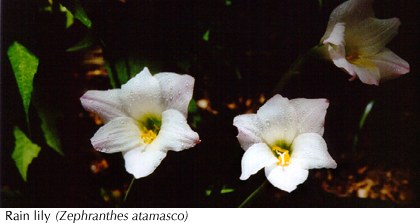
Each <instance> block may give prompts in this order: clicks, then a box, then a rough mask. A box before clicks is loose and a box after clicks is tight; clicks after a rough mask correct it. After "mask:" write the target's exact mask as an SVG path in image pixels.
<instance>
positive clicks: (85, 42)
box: [66, 32, 95, 52]
mask: <svg viewBox="0 0 420 224" xmlns="http://www.w3.org/2000/svg"><path fill="white" fill-rule="evenodd" d="M94 43H95V39H94V37H93V35H92V33H90V32H89V33H88V34H87V35H86V36H85V37H84V38H83V39H82V40H81V41H79V42H77V43H76V44H75V45H74V46H73V47H70V48H68V49H67V50H66V51H67V52H75V51H80V50H84V49H86V48H88V47H91V46H93V44H94Z"/></svg>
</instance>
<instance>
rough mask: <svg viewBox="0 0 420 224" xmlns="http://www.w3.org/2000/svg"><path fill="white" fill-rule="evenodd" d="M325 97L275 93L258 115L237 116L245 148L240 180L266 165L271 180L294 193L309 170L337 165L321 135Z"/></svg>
mask: <svg viewBox="0 0 420 224" xmlns="http://www.w3.org/2000/svg"><path fill="white" fill-rule="evenodd" d="M328 105H329V103H328V101H327V100H326V99H303V98H299V99H293V100H288V99H287V98H283V97H282V96H280V95H275V96H274V97H272V98H271V99H270V100H268V101H267V102H266V103H265V104H264V105H263V106H262V107H261V108H260V109H259V110H258V111H257V113H256V114H243V115H239V116H236V117H235V119H234V121H233V125H235V126H236V127H237V128H238V132H239V134H238V136H237V137H238V140H239V143H240V144H241V147H242V148H243V149H244V150H245V154H244V156H243V158H242V175H241V177H240V179H241V180H246V179H248V178H249V177H250V176H251V175H253V174H255V173H257V172H258V171H259V170H260V169H262V168H265V175H266V177H267V179H268V181H269V182H270V183H271V184H273V185H274V186H275V187H277V188H280V189H282V190H284V191H287V192H291V191H293V190H295V189H296V187H297V185H299V184H301V183H303V182H304V181H305V180H306V179H307V177H308V173H309V171H308V170H309V169H318V168H336V166H337V164H336V163H335V161H334V160H333V159H332V158H331V156H330V154H329V153H328V150H327V144H326V143H325V141H324V139H323V138H322V135H323V133H324V119H325V114H326V110H327V108H328Z"/></svg>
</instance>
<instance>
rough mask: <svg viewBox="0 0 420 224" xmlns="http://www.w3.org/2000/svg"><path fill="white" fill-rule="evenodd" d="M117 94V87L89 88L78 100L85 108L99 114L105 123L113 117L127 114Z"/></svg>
mask: <svg viewBox="0 0 420 224" xmlns="http://www.w3.org/2000/svg"><path fill="white" fill-rule="evenodd" d="M119 94H120V90H119V89H112V90H106V91H99V90H89V91H87V92H86V93H85V94H83V96H82V97H80V101H81V103H82V106H83V108H85V110H87V111H90V112H93V113H95V114H97V115H99V117H100V118H101V119H102V120H103V121H104V122H105V123H106V122H108V121H110V120H112V119H113V118H116V117H121V116H127V114H126V113H125V112H124V110H123V107H122V104H121V102H120V98H119Z"/></svg>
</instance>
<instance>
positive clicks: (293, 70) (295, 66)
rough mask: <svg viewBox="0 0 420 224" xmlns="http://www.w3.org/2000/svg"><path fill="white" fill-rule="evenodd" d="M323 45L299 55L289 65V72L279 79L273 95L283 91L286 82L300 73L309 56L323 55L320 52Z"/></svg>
mask: <svg viewBox="0 0 420 224" xmlns="http://www.w3.org/2000/svg"><path fill="white" fill-rule="evenodd" d="M323 50H325V49H323V45H322V44H319V45H316V46H315V47H313V48H311V49H310V50H309V51H307V52H306V53H305V54H303V55H300V56H299V57H298V58H297V59H296V60H295V61H294V62H293V63H292V65H290V68H289V70H287V71H286V72H285V73H284V74H283V76H282V77H281V79H280V81H279V82H278V83H277V85H276V87H274V89H273V94H276V93H279V92H280V91H281V90H283V88H284V86H286V84H287V82H288V81H289V80H290V79H291V78H292V77H293V76H294V75H297V74H299V73H300V71H299V70H300V68H301V67H302V65H303V64H304V63H305V61H306V59H307V58H308V57H310V56H313V55H315V54H320V55H323V54H325V52H322V51H323Z"/></svg>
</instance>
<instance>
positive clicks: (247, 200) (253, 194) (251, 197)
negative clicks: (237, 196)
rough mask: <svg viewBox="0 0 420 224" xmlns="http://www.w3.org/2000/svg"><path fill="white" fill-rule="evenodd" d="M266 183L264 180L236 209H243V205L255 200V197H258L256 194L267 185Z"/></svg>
mask: <svg viewBox="0 0 420 224" xmlns="http://www.w3.org/2000/svg"><path fill="white" fill-rule="evenodd" d="M267 183H268V181H267V180H265V181H264V182H263V183H262V184H261V185H260V186H259V187H258V188H257V189H255V191H253V192H252V193H251V194H250V195H249V196H248V197H247V198H246V199H245V200H244V201H243V202H242V203H241V204H240V205H239V206H238V208H243V207H244V206H245V205H247V204H248V203H249V202H251V201H252V200H254V199H255V196H257V195H258V193H260V192H261V190H262V189H264V187H265V186H266V185H267Z"/></svg>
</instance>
